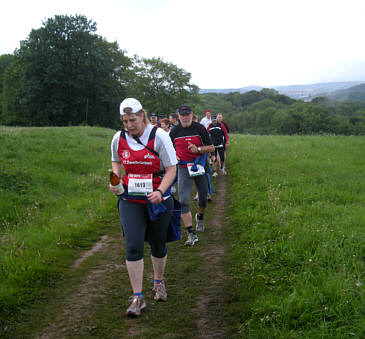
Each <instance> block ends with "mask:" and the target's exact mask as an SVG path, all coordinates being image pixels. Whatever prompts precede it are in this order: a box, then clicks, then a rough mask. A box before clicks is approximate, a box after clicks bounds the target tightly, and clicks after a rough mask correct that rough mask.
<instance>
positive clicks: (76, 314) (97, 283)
mask: <svg viewBox="0 0 365 339" xmlns="http://www.w3.org/2000/svg"><path fill="white" fill-rule="evenodd" d="M96 253H100V254H101V255H103V256H105V260H103V261H104V264H102V265H98V266H97V267H95V268H92V269H90V270H88V272H87V275H86V276H85V277H84V278H83V280H82V281H81V283H80V284H79V285H78V287H77V289H76V291H74V292H73V293H72V294H70V295H69V296H68V297H67V298H66V299H65V300H64V301H63V302H62V307H61V309H60V310H59V312H58V315H57V316H56V318H55V319H54V321H52V323H51V324H49V325H48V327H46V328H44V329H43V330H41V331H40V335H38V336H36V338H38V339H51V338H68V337H69V333H72V332H74V333H75V334H76V333H77V331H78V329H79V327H80V324H82V323H83V319H84V318H85V317H87V316H88V314H89V313H90V311H91V308H92V306H93V305H95V304H100V303H103V302H105V301H103V300H104V299H105V298H103V296H104V294H105V293H107V291H108V289H109V285H108V282H109V279H107V277H108V275H109V274H111V273H113V272H116V271H121V270H122V269H123V270H124V269H125V268H124V266H125V265H123V264H119V263H120V261H119V260H118V258H117V257H118V256H119V255H120V254H121V252H120V239H110V238H109V237H108V236H106V235H105V236H103V237H102V238H101V240H100V241H99V242H97V243H96V244H95V245H94V246H93V247H92V249H91V250H89V251H87V252H85V253H83V254H82V255H81V257H80V258H79V259H78V260H76V261H75V262H74V263H73V265H72V266H71V267H72V268H74V269H77V268H78V267H79V265H80V264H81V263H82V262H83V261H85V260H86V259H87V258H89V257H91V256H92V255H95V254H96ZM112 257H114V259H115V260H111V258H112ZM117 262H118V264H116V263H117ZM89 330H90V331H91V330H92V328H90V329H89Z"/></svg>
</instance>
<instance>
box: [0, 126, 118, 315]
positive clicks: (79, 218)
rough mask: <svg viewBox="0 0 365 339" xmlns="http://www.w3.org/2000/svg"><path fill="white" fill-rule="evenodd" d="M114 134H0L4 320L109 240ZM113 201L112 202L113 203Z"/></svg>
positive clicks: (0, 307)
mask: <svg viewBox="0 0 365 339" xmlns="http://www.w3.org/2000/svg"><path fill="white" fill-rule="evenodd" d="M113 133H114V132H113V131H112V130H107V129H102V128H90V127H74V128H73V127H70V128H8V127H1V128H0V144H1V150H0V160H1V162H0V206H1V207H0V237H1V238H0V241H1V248H0V272H1V274H0V313H1V314H2V315H4V314H9V312H13V311H16V310H18V309H19V307H21V306H22V305H24V304H27V303H29V302H30V301H32V300H33V299H34V298H36V297H37V296H38V295H39V293H40V291H41V290H42V286H44V285H49V284H52V282H53V281H55V280H57V279H58V278H59V277H60V276H61V275H62V272H64V270H65V269H66V268H67V267H68V265H69V264H70V262H71V261H72V259H73V258H75V256H76V255H77V254H78V250H79V249H80V248H81V247H86V246H90V244H91V243H92V242H93V241H95V240H96V239H97V238H98V234H101V233H103V231H104V230H103V229H100V225H101V224H102V223H101V221H102V220H103V219H105V218H108V215H109V214H110V212H111V207H114V204H113V203H114V201H115V199H113V198H114V197H113V196H111V195H110V194H107V193H108V192H107V189H106V187H107V185H108V180H109V179H108V175H109V174H108V169H109V168H110V141H111V138H112V136H113ZM112 201H113V203H111V202H112Z"/></svg>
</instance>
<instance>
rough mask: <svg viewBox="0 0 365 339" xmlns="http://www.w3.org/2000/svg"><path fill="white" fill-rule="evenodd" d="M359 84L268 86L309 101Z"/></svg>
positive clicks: (326, 83) (213, 91) (209, 90)
mask: <svg viewBox="0 0 365 339" xmlns="http://www.w3.org/2000/svg"><path fill="white" fill-rule="evenodd" d="M360 84H365V81H343V82H323V83H317V84H309V85H288V86H274V87H269V88H273V89H275V90H277V91H278V92H279V93H280V94H284V95H287V96H288V97H291V98H293V99H302V100H304V101H310V100H312V99H313V98H315V97H318V96H321V95H323V96H328V95H329V94H330V93H332V92H335V91H342V90H347V89H348V88H350V87H354V86H357V85H360ZM262 88H263V87H261V86H247V87H241V88H223V89H201V90H200V93H230V92H240V93H246V92H249V91H252V90H256V91H260V90H261V89H262Z"/></svg>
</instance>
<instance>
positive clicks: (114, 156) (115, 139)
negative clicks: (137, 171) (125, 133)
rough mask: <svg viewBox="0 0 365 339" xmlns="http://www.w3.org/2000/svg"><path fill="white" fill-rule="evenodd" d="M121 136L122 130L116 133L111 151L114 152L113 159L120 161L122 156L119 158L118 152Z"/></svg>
mask: <svg viewBox="0 0 365 339" xmlns="http://www.w3.org/2000/svg"><path fill="white" fill-rule="evenodd" d="M119 136H120V131H119V132H117V133H115V134H114V137H113V140H112V143H111V153H112V157H111V160H112V161H113V162H120V158H119V154H118V144H119Z"/></svg>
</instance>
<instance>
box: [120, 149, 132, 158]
mask: <svg viewBox="0 0 365 339" xmlns="http://www.w3.org/2000/svg"><path fill="white" fill-rule="evenodd" d="M130 156H131V154H130V153H129V151H128V150H127V149H125V150H124V151H123V153H122V157H123V159H129V157H130Z"/></svg>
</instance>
